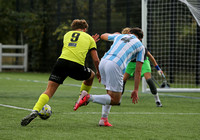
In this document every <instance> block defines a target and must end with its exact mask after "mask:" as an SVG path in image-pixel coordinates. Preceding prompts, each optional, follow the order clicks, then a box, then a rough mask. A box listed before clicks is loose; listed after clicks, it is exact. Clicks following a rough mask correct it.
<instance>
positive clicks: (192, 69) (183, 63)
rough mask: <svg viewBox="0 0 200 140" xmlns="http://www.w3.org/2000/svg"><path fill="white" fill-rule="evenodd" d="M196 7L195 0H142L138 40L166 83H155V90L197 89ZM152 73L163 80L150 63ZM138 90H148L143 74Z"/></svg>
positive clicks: (199, 39) (199, 37)
mask: <svg viewBox="0 0 200 140" xmlns="http://www.w3.org/2000/svg"><path fill="white" fill-rule="evenodd" d="M183 1H186V2H188V3H186V2H183ZM188 5H189V6H188ZM191 6H194V7H191ZM195 6H197V7H195ZM191 9H192V10H191ZM199 10H200V2H199V0H142V29H143V32H144V39H143V41H142V42H143V44H144V45H145V46H146V47H147V48H148V50H149V51H150V52H151V54H152V55H153V56H154V57H155V59H156V61H157V63H158V64H159V66H160V68H161V69H162V70H163V72H164V74H165V76H166V79H167V82H168V83H169V84H170V88H160V86H158V92H198V93H200V26H199V23H200V21H199V19H200V18H199V17H200V13H199V12H198V11H199ZM192 11H194V12H195V13H192ZM152 76H153V77H154V79H155V80H156V81H157V83H158V84H160V85H161V84H162V83H163V80H164V79H162V77H161V76H160V75H158V74H157V71H156V69H155V68H154V66H152ZM142 92H150V89H149V87H148V85H147V84H146V81H145V79H144V78H143V79H142Z"/></svg>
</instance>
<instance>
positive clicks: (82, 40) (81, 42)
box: [59, 31, 97, 66]
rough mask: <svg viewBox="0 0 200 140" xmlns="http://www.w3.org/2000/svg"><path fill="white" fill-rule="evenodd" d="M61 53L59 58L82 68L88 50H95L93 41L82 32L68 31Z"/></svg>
mask: <svg viewBox="0 0 200 140" xmlns="http://www.w3.org/2000/svg"><path fill="white" fill-rule="evenodd" d="M63 44H64V46H63V48H62V53H61V55H60V57H59V58H62V59H66V60H70V61H73V62H76V63H78V64H81V65H83V66H84V64H85V58H86V55H87V53H88V51H89V50H91V49H97V46H96V43H95V41H94V39H93V38H92V37H91V36H90V35H89V34H87V33H85V32H82V31H69V32H67V33H66V34H65V35H64V39H63Z"/></svg>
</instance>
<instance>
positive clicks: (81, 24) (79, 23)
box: [71, 19, 88, 30]
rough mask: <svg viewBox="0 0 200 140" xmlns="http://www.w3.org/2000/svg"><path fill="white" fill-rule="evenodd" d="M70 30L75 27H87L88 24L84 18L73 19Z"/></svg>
mask: <svg viewBox="0 0 200 140" xmlns="http://www.w3.org/2000/svg"><path fill="white" fill-rule="evenodd" d="M71 27H72V30H76V29H85V28H86V29H88V24H87V22H86V21H85V20H84V19H75V20H73V22H72V24H71Z"/></svg>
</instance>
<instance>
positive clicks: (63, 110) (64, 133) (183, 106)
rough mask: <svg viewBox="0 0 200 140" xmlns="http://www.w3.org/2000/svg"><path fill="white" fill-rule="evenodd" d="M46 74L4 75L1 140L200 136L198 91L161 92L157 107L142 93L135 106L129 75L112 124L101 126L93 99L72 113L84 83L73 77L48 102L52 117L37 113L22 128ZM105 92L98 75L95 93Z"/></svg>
mask: <svg viewBox="0 0 200 140" xmlns="http://www.w3.org/2000/svg"><path fill="white" fill-rule="evenodd" d="M48 77H49V74H41V73H0V139H2V140H13V139H16V140H29V139H30V140H32V139H33V140H36V139H40V140H45V139H50V140H68V139H69V140H78V139H82V140H84V139H87V140H199V139H200V93H162V94H160V99H161V101H162V104H163V107H162V108H158V107H156V105H155V102H154V98H153V96H152V95H151V94H144V93H141V92H140V93H139V98H140V99H139V103H138V104H132V103H131V98H130V94H131V93H130V90H132V89H133V87H134V86H133V80H131V79H130V80H129V81H128V82H127V85H126V92H125V93H124V95H123V99H122V103H121V106H113V107H112V109H111V113H110V115H109V122H110V123H111V124H112V125H113V127H99V126H98V122H99V119H100V117H101V105H99V104H94V103H89V104H88V106H86V107H85V106H84V107H80V108H79V109H78V110H77V111H73V106H74V103H75V102H76V100H77V99H78V96H79V89H80V85H81V81H75V80H73V79H70V78H67V79H66V81H65V82H64V84H63V85H61V86H60V87H59V89H58V90H57V92H56V93H55V95H54V96H53V98H52V99H51V100H50V101H49V103H48V104H49V105H50V106H51V108H52V111H53V114H52V116H51V117H50V118H49V119H48V120H42V119H40V118H39V117H37V118H36V119H35V120H33V121H32V122H31V123H30V124H29V125H27V126H26V127H22V126H21V125H20V122H21V119H22V118H23V117H25V116H26V115H28V114H29V113H30V111H28V110H25V109H32V107H33V106H34V104H35V103H36V101H37V99H38V97H39V96H40V94H41V93H42V92H43V91H44V90H45V88H46V85H47V80H48ZM105 93H106V92H105V90H104V88H103V86H102V85H101V84H99V83H98V82H97V79H95V81H94V84H93V88H92V90H91V94H105ZM170 95H173V96H170ZM187 97H189V98H187ZM190 97H193V98H190ZM4 105H10V106H12V107H6V106H4ZM14 107H18V108H14ZM24 108H25V109H24Z"/></svg>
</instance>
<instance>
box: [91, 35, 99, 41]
mask: <svg viewBox="0 0 200 140" xmlns="http://www.w3.org/2000/svg"><path fill="white" fill-rule="evenodd" d="M92 38H93V39H94V41H95V42H98V41H99V40H100V38H99V35H98V34H95V35H92Z"/></svg>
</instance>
